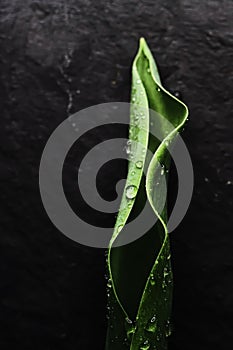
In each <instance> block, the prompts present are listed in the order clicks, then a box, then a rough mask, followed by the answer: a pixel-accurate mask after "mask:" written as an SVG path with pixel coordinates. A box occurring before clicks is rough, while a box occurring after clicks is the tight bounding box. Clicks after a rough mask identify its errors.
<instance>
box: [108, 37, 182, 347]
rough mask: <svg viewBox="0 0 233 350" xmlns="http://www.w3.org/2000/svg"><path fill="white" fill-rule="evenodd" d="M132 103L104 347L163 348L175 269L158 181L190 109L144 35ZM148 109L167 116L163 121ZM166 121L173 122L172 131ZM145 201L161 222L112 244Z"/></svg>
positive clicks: (110, 267)
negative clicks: (167, 83) (167, 82)
mask: <svg viewBox="0 0 233 350" xmlns="http://www.w3.org/2000/svg"><path fill="white" fill-rule="evenodd" d="M131 102H132V108H131V113H130V131H129V141H128V147H131V149H130V152H131V155H132V157H133V160H129V169H128V176H127V180H126V185H125V189H124V193H123V196H122V201H121V206H120V209H119V213H118V216H117V219H116V225H115V228H114V232H113V236H112V239H111V242H110V246H109V250H108V258H107V263H108V270H109V282H108V309H109V315H108V318H109V325H108V332H107V340H106V350H110V349H111V350H124V349H125V350H127V349H128V350H138V349H141V350H148V349H157V350H163V349H166V346H167V337H168V336H169V334H170V312H171V303H172V271H171V262H170V247H169V237H168V232H167V226H166V223H167V213H166V205H165V207H164V209H163V211H162V213H161V214H159V213H158V203H159V202H160V197H161V191H162V186H161V184H160V181H159V179H160V178H161V176H165V177H166V178H167V176H168V169H169V164H170V156H169V152H168V149H167V148H168V147H167V145H168V143H170V144H171V143H172V142H173V141H174V140H175V137H176V135H177V132H178V131H179V130H180V129H181V127H182V126H183V125H184V123H185V120H186V119H187V115H188V110H187V107H186V106H185V105H184V104H183V103H182V102H181V101H179V100H178V99H177V98H176V97H174V96H172V95H171V94H170V93H169V92H168V91H166V90H165V89H164V88H163V86H162V85H161V81H160V77H159V73H158V69H157V66H156V63H155V61H154V59H153V57H152V54H151V52H150V50H149V48H148V46H147V44H146V42H145V40H144V39H143V38H142V39H140V45H139V50H138V53H137V55H136V57H135V60H134V62H133V67H132V94H131ZM150 110H154V111H155V112H156V113H158V114H160V115H162V116H163V118H162V119H161V122H158V120H157V119H155V117H154V114H153V113H151V112H150ZM167 122H169V123H171V124H172V125H173V128H172V129H170V128H169V124H168V123H167ZM153 128H156V129H157V132H158V131H159V133H160V140H159V139H158V138H155V137H153V136H152V135H151V134H150V131H152V129H153ZM134 141H136V143H134ZM139 145H141V146H140V147H139ZM148 150H150V151H151V152H152V155H153V156H152V157H151V156H150V154H149V153H150V152H149V151H148ZM160 164H161V165H162V167H163V168H162V171H161V168H160V167H159V165H160ZM144 170H146V176H144V174H143V171H144ZM147 200H148V201H149V203H150V206H151V210H152V211H153V213H154V215H156V216H157V217H158V220H157V222H156V223H155V224H154V225H153V227H152V228H151V229H150V230H149V231H148V232H146V234H144V235H143V236H142V237H140V238H139V239H137V240H136V241H134V242H132V243H130V244H127V245H123V246H114V245H115V243H116V242H117V240H120V239H121V237H122V235H124V226H125V224H126V223H127V222H128V221H129V220H130V219H131V217H134V216H136V215H137V214H138V213H139V212H140V211H141V209H142V208H143V207H144V205H145V203H146V201H147Z"/></svg>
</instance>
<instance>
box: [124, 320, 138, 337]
mask: <svg viewBox="0 0 233 350" xmlns="http://www.w3.org/2000/svg"><path fill="white" fill-rule="evenodd" d="M125 330H126V335H127V339H128V340H131V339H132V336H133V334H134V333H135V330H136V327H135V326H134V324H133V322H132V321H131V320H130V319H129V318H128V317H126V319H125Z"/></svg>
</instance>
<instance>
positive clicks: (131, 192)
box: [126, 185, 137, 199]
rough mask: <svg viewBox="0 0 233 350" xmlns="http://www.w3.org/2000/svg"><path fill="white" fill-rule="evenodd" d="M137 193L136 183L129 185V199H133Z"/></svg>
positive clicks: (127, 189) (127, 193) (127, 191)
mask: <svg viewBox="0 0 233 350" xmlns="http://www.w3.org/2000/svg"><path fill="white" fill-rule="evenodd" d="M136 194H137V187H136V186H134V185H130V186H127V188H126V197H127V198H128V199H133V198H135V197H136Z"/></svg>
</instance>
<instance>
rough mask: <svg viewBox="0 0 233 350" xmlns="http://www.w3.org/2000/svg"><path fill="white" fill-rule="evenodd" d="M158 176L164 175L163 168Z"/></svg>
mask: <svg viewBox="0 0 233 350" xmlns="http://www.w3.org/2000/svg"><path fill="white" fill-rule="evenodd" d="M160 174H161V175H164V167H162V169H161V172H160Z"/></svg>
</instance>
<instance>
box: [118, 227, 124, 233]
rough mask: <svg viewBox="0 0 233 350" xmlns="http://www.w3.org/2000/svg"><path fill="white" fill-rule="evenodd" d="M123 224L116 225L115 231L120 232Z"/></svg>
mask: <svg viewBox="0 0 233 350" xmlns="http://www.w3.org/2000/svg"><path fill="white" fill-rule="evenodd" d="M123 227H124V226H123V225H119V226H118V227H117V233H120V232H121V230H122V229H123Z"/></svg>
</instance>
